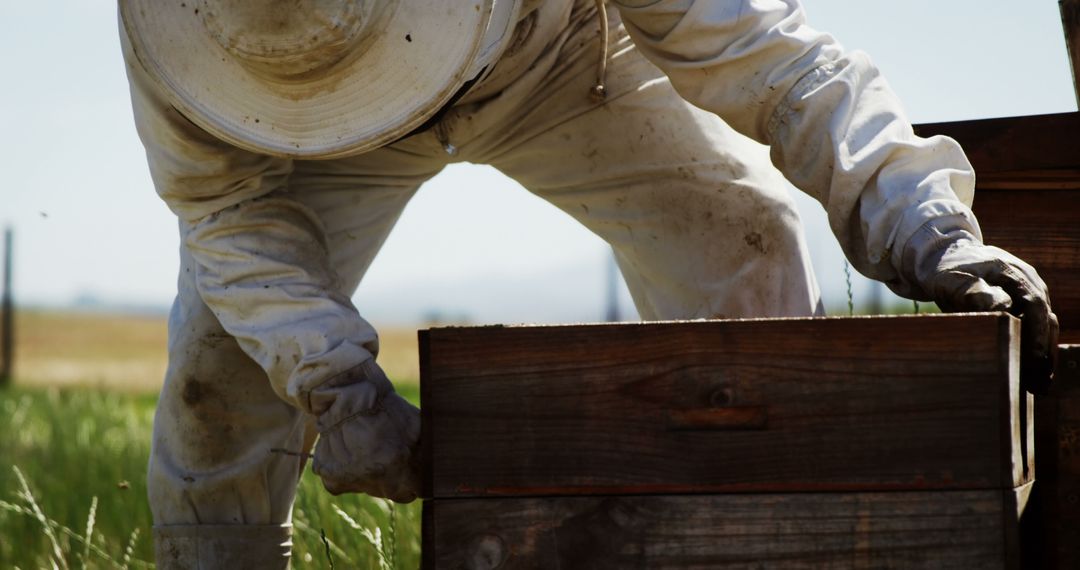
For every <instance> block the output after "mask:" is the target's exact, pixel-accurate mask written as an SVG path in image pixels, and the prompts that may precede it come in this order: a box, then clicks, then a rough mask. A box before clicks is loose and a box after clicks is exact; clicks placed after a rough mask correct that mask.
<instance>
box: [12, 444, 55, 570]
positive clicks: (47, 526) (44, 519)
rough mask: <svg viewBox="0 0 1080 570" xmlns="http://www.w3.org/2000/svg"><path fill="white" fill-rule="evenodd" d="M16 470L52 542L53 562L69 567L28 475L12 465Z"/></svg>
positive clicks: (24, 496)
mask: <svg viewBox="0 0 1080 570" xmlns="http://www.w3.org/2000/svg"><path fill="white" fill-rule="evenodd" d="M11 468H12V469H14V470H15V477H16V478H17V479H18V480H19V486H20V487H22V493H21V495H22V498H23V500H24V501H26V504H27V505H30V509H31V510H32V511H33V512H34V518H35V519H37V521H38V522H39V523H41V528H42V530H43V531H44V532H45V537H46V538H48V539H49V542H50V543H51V544H52V550H53V553H52V556H51V558H52V564H53V566H56V567H58V568H63V569H64V570H67V569H68V565H67V560H65V559H64V551H63V549H61V548H60V541H59V540H57V538H56V533H55V532H53V528H52V525H51V524H50V521H49V519H48V517H46V516H45V512H44V511H42V510H41V507H40V506H38V503H37V500H35V499H34V494H33V493H32V492H31V491H30V485H29V484H28V483H27V482H26V477H23V474H22V471H20V470H19V467H18V466H16V465H12V466H11Z"/></svg>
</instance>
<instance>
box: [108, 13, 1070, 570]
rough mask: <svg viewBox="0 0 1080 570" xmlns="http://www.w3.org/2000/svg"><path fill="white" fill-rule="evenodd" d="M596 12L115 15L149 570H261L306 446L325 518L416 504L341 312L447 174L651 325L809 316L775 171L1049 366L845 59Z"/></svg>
mask: <svg viewBox="0 0 1080 570" xmlns="http://www.w3.org/2000/svg"><path fill="white" fill-rule="evenodd" d="M611 4H612V5H614V6H616V7H617V8H618V10H617V11H616V10H611V11H610V12H611V13H607V11H606V10H605V9H604V6H603V4H602V2H601V1H599V0H454V1H452V2H451V1H447V0H231V1H230V0H186V2H185V1H181V0H170V1H169V2H159V1H155V0H120V15H121V21H122V26H121V28H122V32H121V35H122V41H123V46H124V56H125V59H126V62H127V68H128V76H129V80H130V84H131V93H132V102H133V106H134V112H135V119H136V123H137V126H138V131H139V135H140V136H141V138H142V140H143V143H144V144H145V147H146V153H147V159H148V162H149V165H150V170H151V173H152V176H153V180H154V184H155V186H156V188H157V191H158V193H159V194H160V196H161V197H162V198H163V199H164V200H165V202H166V203H167V204H168V206H169V207H170V208H171V209H172V211H173V212H175V213H176V215H177V217H178V218H179V228H180V235H181V238H182V245H181V267H180V274H179V283H178V288H179V294H178V296H177V298H176V302H175V304H174V306H173V310H172V314H171V317H170V321H169V331H170V334H169V369H168V374H167V377H166V380H165V386H164V388H163V390H162V394H161V400H160V403H159V405H158V410H157V417H156V420H155V423H154V436H153V450H152V454H151V460H150V470H149V476H148V477H149V478H148V485H149V489H150V491H149V492H150V504H151V508H152V510H153V516H154V521H155V529H154V535H155V540H156V545H157V546H156V549H157V559H158V563H159V564H160V566H159V567H160V568H165V569H172V568H282V567H285V566H286V565H287V560H288V556H289V551H290V544H291V542H290V520H291V508H292V503H293V498H294V495H295V491H296V485H297V479H298V477H299V475H300V473H301V471H302V469H303V465H304V458H305V454H306V452H307V451H308V450H310V449H311V447H312V444H313V442H314V440H315V438H316V435H318V436H319V437H318V444H317V445H315V447H314V460H313V464H314V465H313V467H314V471H315V473H317V474H318V475H319V476H320V477H321V478H322V480H323V482H324V484H325V486H326V488H327V489H328V490H329V491H330V492H331V493H335V494H336V493H343V492H365V493H369V494H372V495H376V496H381V497H388V498H390V499H393V500H396V501H409V500H412V499H413V498H415V497H416V495H417V493H418V478H417V440H418V437H419V416H418V410H417V409H416V408H415V407H413V406H412V405H410V404H409V403H407V402H406V401H405V400H403V399H402V398H401V397H399V396H398V395H397V394H395V392H394V389H393V386H392V385H391V383H390V382H389V381H388V380H387V378H386V376H385V375H384V374H383V372H382V371H381V370H380V368H379V366H378V365H377V364H376V362H375V355H376V354H377V352H378V339H377V336H376V334H375V331H374V330H373V329H372V327H371V326H370V325H369V324H368V323H367V322H365V321H364V320H363V318H361V316H360V315H359V314H358V312H357V309H356V307H354V306H353V304H352V301H351V300H350V296H351V295H352V293H353V291H354V290H355V289H356V287H357V285H358V284H359V282H360V280H361V278H362V277H363V275H364V272H365V271H366V270H367V268H368V266H369V264H370V263H371V261H372V259H373V257H374V256H375V254H376V252H377V251H378V249H379V246H380V245H381V244H382V243H383V241H384V239H385V238H386V236H387V234H388V233H389V232H390V230H391V228H392V227H393V226H394V223H395V221H396V220H397V219H398V216H399V215H400V213H401V211H402V208H403V207H404V206H405V204H406V203H407V202H408V200H409V198H410V197H411V196H412V195H413V194H414V193H415V192H416V190H417V188H418V187H419V186H420V185H421V184H423V182H424V181H426V180H428V179H429V178H431V177H432V176H434V175H435V174H436V173H438V172H439V170H440V169H442V168H443V167H444V166H445V165H446V164H448V163H452V162H459V161H469V162H477V163H485V164H490V165H492V166H494V167H496V168H498V169H499V170H501V171H502V172H504V173H506V174H507V175H509V176H510V177H512V178H514V179H515V180H517V181H518V182H520V183H521V184H522V185H524V186H525V187H526V188H528V189H529V190H530V191H532V192H534V193H535V194H537V195H539V196H541V197H543V198H545V199H546V200H548V201H549V202H551V203H552V204H554V205H556V206H557V207H559V208H561V209H562V210H563V211H565V212H567V213H568V214H570V215H571V216H573V217H574V218H576V219H577V220H579V221H580V222H581V223H582V224H584V225H585V226H587V227H588V228H589V229H590V230H592V231H593V232H595V233H596V234H598V235H600V236H601V237H603V238H604V239H605V240H607V241H608V242H609V243H610V244H611V245H612V247H613V248H614V250H615V254H616V256H617V259H618V263H619V266H620V268H621V269H622V272H623V274H624V275H625V277H626V281H627V284H628V285H629V287H630V291H631V293H632V294H633V297H634V302H635V304H636V305H637V308H638V310H639V312H640V313H641V315H642V316H643V317H644V318H646V319H674V318H699V317H724V318H731V317H747V316H796V315H813V314H819V313H820V310H821V309H820V307H821V305H820V302H819V293H818V288H817V284H816V282H815V280H814V277H813V275H812V273H811V270H810V263H809V260H808V256H807V249H806V245H805V243H804V238H803V235H802V229H801V226H800V222H799V218H798V216H797V214H796V213H795V208H794V206H793V204H792V201H791V199H790V197H789V196H788V195H787V194H786V191H785V189H784V188H785V186H784V183H783V180H782V176H781V174H780V173H781V172H782V173H783V175H785V176H787V178H788V179H789V180H790V181H791V182H793V183H794V184H795V185H796V186H797V187H799V188H801V189H802V190H804V191H806V192H807V193H809V194H810V195H812V196H814V197H815V198H817V199H818V200H819V201H820V202H821V203H822V205H823V206H824V207H825V209H826V210H827V212H828V216H829V220H830V222H831V227H832V229H833V231H834V232H835V234H836V237H837V238H838V239H839V241H840V244H841V245H842V247H843V249H844V251H845V253H846V254H847V256H848V258H849V259H850V260H851V262H852V263H853V264H854V266H855V267H856V268H857V269H858V270H859V271H861V272H862V273H864V274H865V275H868V276H870V277H873V278H875V279H878V280H880V281H883V282H885V283H887V284H888V285H889V286H890V287H891V288H892V289H893V290H894V291H896V292H897V293H899V294H901V295H904V296H907V297H911V298H915V299H925V300H933V301H936V302H938V304H939V305H941V306H942V307H944V308H945V309H947V310H998V309H1008V310H1011V311H1013V312H1014V313H1016V314H1022V315H1023V330H1024V350H1025V351H1026V352H1028V353H1030V354H1031V355H1036V356H1042V357H1045V356H1046V355H1047V354H1048V351H1049V347H1050V346H1051V345H1052V343H1053V342H1054V339H1055V336H1056V320H1055V318H1054V316H1053V314H1052V313H1051V311H1050V306H1049V302H1048V297H1047V292H1046V287H1045V285H1044V284H1043V282H1042V281H1041V280H1040V279H1039V277H1038V276H1037V275H1036V273H1035V271H1034V270H1033V269H1032V268H1031V267H1030V266H1028V265H1027V264H1025V263H1024V262H1022V261H1020V260H1019V259H1017V258H1015V257H1013V256H1011V255H1009V254H1008V253H1006V252H1004V251H1002V250H1000V249H996V248H993V247H988V246H985V245H983V244H982V242H981V239H980V232H979V227H978V224H977V222H976V220H975V218H974V217H973V216H972V213H971V210H970V209H969V207H968V206H969V205H970V203H971V200H972V194H973V188H974V174H973V173H972V169H971V166H970V165H969V163H968V161H967V160H966V158H965V157H964V154H963V152H962V151H961V149H960V147H959V146H958V145H957V144H956V143H955V142H954V141H952V140H950V139H948V138H942V137H935V138H932V139H922V138H918V137H916V136H915V135H914V134H913V132H912V128H911V126H910V124H909V122H908V120H907V119H906V118H905V117H904V115H903V112H902V111H901V106H900V104H899V102H898V101H897V99H896V97H895V96H894V94H893V93H892V91H890V89H889V87H888V85H887V84H886V82H885V80H884V79H883V78H882V77H881V75H880V74H879V72H878V70H877V69H876V68H875V67H874V66H873V64H872V63H871V62H870V60H869V59H868V58H867V56H866V55H864V54H861V53H858V52H851V53H848V52H845V51H844V50H843V49H842V48H841V47H840V45H839V44H837V42H836V41H834V40H833V38H831V37H830V36H828V35H826V34H823V33H820V32H817V31H815V30H813V29H812V28H810V27H808V26H807V25H806V24H805V23H804V16H803V10H802V7H801V6H800V4H799V2H798V1H797V0H756V1H754V2H750V1H745V0H744V1H739V0H708V1H706V0H698V1H695V0H612V2H611ZM725 121H726V123H725ZM729 125H730V126H729ZM740 133H741V134H740ZM754 141H757V142H754ZM758 143H765V144H767V145H769V148H768V149H766V148H765V147H763V146H761V145H759V144H758ZM770 150H771V161H770V155H769V152H770ZM773 164H775V167H774V166H773ZM466 207H472V208H484V204H469V205H467V206H466ZM447 214H448V215H453V212H448V213H447ZM491 214H492V215H499V213H498V212H491ZM1029 360H1030V359H1029Z"/></svg>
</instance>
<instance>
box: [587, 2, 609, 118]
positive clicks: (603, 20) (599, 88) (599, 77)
mask: <svg viewBox="0 0 1080 570" xmlns="http://www.w3.org/2000/svg"><path fill="white" fill-rule="evenodd" d="M596 9H597V12H599V16H600V66H599V68H598V69H597V70H596V85H594V86H593V87H592V89H590V90H589V95H590V96H591V97H592V99H593V100H594V101H597V102H599V101H603V100H604V99H606V98H607V87H606V85H605V82H606V80H607V56H608V20H607V6H605V5H604V0H596Z"/></svg>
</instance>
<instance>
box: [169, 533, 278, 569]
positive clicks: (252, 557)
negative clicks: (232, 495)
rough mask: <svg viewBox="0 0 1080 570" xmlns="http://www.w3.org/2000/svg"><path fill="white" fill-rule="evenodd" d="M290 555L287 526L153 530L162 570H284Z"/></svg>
mask: <svg viewBox="0 0 1080 570" xmlns="http://www.w3.org/2000/svg"><path fill="white" fill-rule="evenodd" d="M291 555H292V527H291V525H288V524H283V525H173V526H155V527H154V557H155V559H156V563H157V567H158V569H159V570H219V569H221V570H225V569H228V570H245V569H251V570H275V569H285V568H288V567H289V558H290V556H291Z"/></svg>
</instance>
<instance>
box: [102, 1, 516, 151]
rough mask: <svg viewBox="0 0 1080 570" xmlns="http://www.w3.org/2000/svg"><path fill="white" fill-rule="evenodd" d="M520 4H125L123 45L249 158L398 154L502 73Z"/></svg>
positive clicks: (174, 99) (181, 105) (179, 103)
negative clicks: (398, 143) (453, 104)
mask: <svg viewBox="0 0 1080 570" xmlns="http://www.w3.org/2000/svg"><path fill="white" fill-rule="evenodd" d="M519 2H520V0H120V19H121V22H122V28H123V29H122V30H121V39H122V41H125V42H128V43H127V48H128V49H131V50H132V52H133V53H134V54H135V56H136V58H137V59H138V61H139V63H140V64H141V65H142V67H143V68H144V69H145V70H146V71H147V73H148V74H149V75H150V77H152V78H153V80H154V81H155V82H157V84H158V85H159V86H160V87H161V88H162V89H163V91H164V92H165V93H166V94H167V95H168V97H169V100H170V102H171V103H172V104H173V105H174V106H175V107H176V108H177V109H178V110H179V111H180V112H182V113H183V114H184V115H185V116H186V117H188V118H189V119H190V120H191V121H193V122H194V123H195V124H197V125H199V126H200V127H202V128H203V129H204V130H206V131H208V132H210V133H211V134H213V135H214V136H217V137H219V138H221V139H223V140H225V141H228V142H230V143H232V144H234V145H236V146H239V147H241V148H245V149H249V150H253V151H256V152H261V153H267V154H272V155H278V156H292V157H307V158H332V157H337V156H343V155H348V154H356V153H360V152H364V151H367V150H371V149H374V148H377V147H379V146H382V145H384V144H387V143H390V142H393V141H395V140H397V139H398V138H400V137H402V136H404V135H406V134H408V133H410V132H411V131H413V130H414V129H416V128H417V127H418V126H420V125H421V124H423V123H424V121H426V120H427V119H429V118H430V117H432V116H433V115H434V114H435V113H436V112H437V111H438V110H439V109H440V108H442V106H443V105H445V104H446V103H447V102H448V101H449V100H450V99H451V97H453V96H454V94H455V93H457V92H458V90H459V89H461V87H462V86H463V85H464V84H465V83H466V82H467V81H469V80H471V79H474V78H475V77H476V76H477V75H478V74H479V73H480V72H481V71H482V70H483V69H484V68H485V67H487V66H489V65H492V64H493V63H494V60H495V59H496V58H497V57H498V55H499V52H500V50H501V49H502V47H503V46H504V45H505V44H506V43H507V42H506V41H505V40H506V39H507V36H509V34H510V32H511V31H512V29H513V26H514V23H515V21H516V19H517V12H518V10H519V7H518V4H519Z"/></svg>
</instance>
